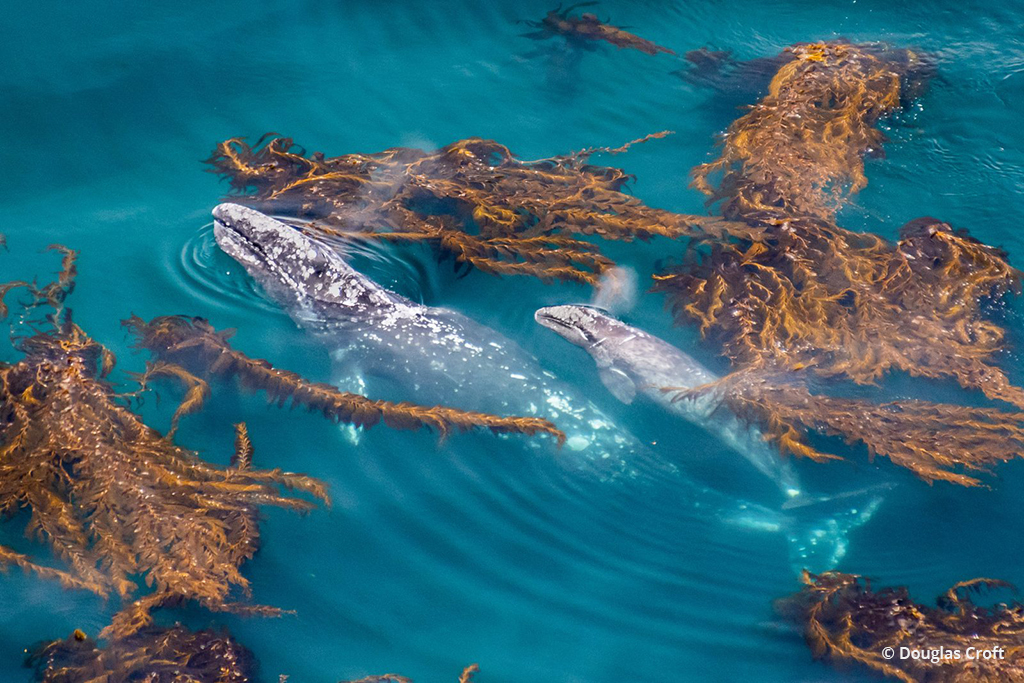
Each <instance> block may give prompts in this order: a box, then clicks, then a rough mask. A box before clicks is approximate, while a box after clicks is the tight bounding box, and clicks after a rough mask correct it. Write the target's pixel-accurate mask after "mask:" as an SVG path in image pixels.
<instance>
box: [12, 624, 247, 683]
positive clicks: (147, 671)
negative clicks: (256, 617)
mask: <svg viewBox="0 0 1024 683" xmlns="http://www.w3.org/2000/svg"><path fill="white" fill-rule="evenodd" d="M25 665H26V666H28V667H30V668H32V669H33V670H34V673H35V680H36V681H39V682H40V683H134V682H138V683H143V682H144V683H251V682H252V681H255V680H256V668H257V667H256V660H255V658H254V657H253V655H252V653H251V652H250V651H249V650H248V649H247V648H245V647H244V646H243V645H241V644H239V643H238V641H236V640H235V639H234V637H232V636H231V635H230V634H229V633H227V632H226V631H224V632H218V631H213V630H203V631H189V630H188V629H186V628H185V627H183V626H180V625H178V626H174V627H171V628H158V627H152V626H151V627H147V628H145V629H142V630H140V631H138V632H137V633H135V634H133V635H130V636H127V637H123V638H116V639H114V640H112V641H110V642H109V643H107V644H106V645H105V646H103V647H100V646H99V644H97V643H96V642H95V641H94V640H92V639H91V638H89V637H88V636H86V634H85V633H83V632H82V631H75V632H74V633H72V634H71V635H70V636H68V637H67V638H66V639H64V640H55V641H53V642H49V643H42V644H40V645H37V646H36V647H34V648H32V649H31V650H30V651H29V652H28V656H27V657H26V661H25Z"/></svg>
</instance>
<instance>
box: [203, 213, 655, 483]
mask: <svg viewBox="0 0 1024 683" xmlns="http://www.w3.org/2000/svg"><path fill="white" fill-rule="evenodd" d="M213 215H214V218H215V222H214V236H215V238H216V240H217V244H218V246H220V248H221V249H222V250H223V251H224V252H226V253H227V254H228V255H229V256H231V257H232V258H234V259H235V260H236V261H238V262H239V263H241V264H242V265H243V266H245V269H246V270H247V271H248V272H249V274H250V275H251V276H252V277H253V278H254V279H255V280H256V281H257V282H258V283H259V284H260V285H261V286H262V287H263V289H264V290H265V291H266V292H267V294H269V295H270V296H271V297H273V298H274V299H275V300H277V301H278V302H279V303H280V304H281V305H282V307H283V308H284V309H285V310H286V311H287V312H288V313H289V315H291V317H292V318H293V319H294V320H295V321H296V322H297V323H298V324H299V325H301V326H302V327H304V328H306V329H308V330H310V331H312V332H313V333H314V334H316V335H319V336H321V337H322V338H323V339H324V341H325V343H326V344H327V345H328V346H329V348H330V349H331V351H332V355H333V357H334V358H335V360H336V361H338V362H339V363H343V364H344V365H345V366H346V367H347V368H358V369H359V371H360V372H362V373H366V374H368V375H370V376H385V377H387V378H388V379H391V380H393V381H395V382H397V383H400V385H401V386H402V387H405V388H406V389H407V395H406V396H403V398H406V399H407V400H412V401H415V402H417V403H422V404H427V405H431V404H443V405H449V406H454V407H458V408H463V409H467V410H479V411H485V412H489V413H494V414H497V415H523V416H536V417H543V418H547V419H549V420H551V421H552V422H554V423H555V424H556V425H557V426H558V427H559V428H560V429H562V430H563V431H564V432H565V434H566V437H567V439H566V443H565V446H564V447H563V452H567V453H570V454H577V455H578V456H579V457H581V458H583V459H586V460H597V461H601V462H602V467H601V468H600V469H601V470H602V471H606V472H616V471H620V470H626V469H628V468H629V465H627V463H629V462H630V461H631V460H634V459H635V458H636V457H637V456H638V455H639V454H641V453H642V452H643V450H644V447H643V446H642V445H641V444H640V443H639V441H638V440H637V439H636V438H635V437H634V436H632V435H631V434H629V433H628V432H626V431H624V430H622V429H619V428H618V427H617V426H616V425H615V424H614V423H613V422H612V421H611V420H610V419H608V418H607V417H606V416H605V415H604V414H603V413H602V412H601V411H600V410H599V409H598V408H597V407H596V406H595V405H594V404H593V403H591V402H590V401H588V400H586V399H585V398H583V397H581V396H579V395H578V394H577V393H576V392H574V391H573V390H572V388H571V387H569V386H568V385H565V384H564V383H562V382H560V381H558V380H557V379H556V378H555V376H554V375H552V374H551V373H549V372H546V371H544V370H543V369H542V368H541V367H540V366H539V364H538V363H537V362H536V360H535V359H534V358H532V357H531V356H530V355H529V354H527V353H526V352H524V351H523V350H522V349H521V348H519V347H518V346H517V345H516V344H515V343H514V342H512V341H511V340H509V339H506V338H504V337H502V336H501V335H500V334H498V333H497V332H495V331H494V330H491V329H489V328H486V327H483V326H481V325H478V324H477V323H475V322H473V321H472V320H470V319H469V318H466V317H465V316H463V315H460V314H459V313H456V312H454V311H451V310H447V309H443V308H433V307H428V306H423V305H420V304H417V303H414V302H412V301H410V300H408V299H406V298H404V297H401V296H399V295H397V294H394V293H392V292H389V291H387V290H386V289H383V288H382V287H380V286H379V285H377V284H376V283H374V282H373V281H371V280H370V279H369V278H367V277H366V276H364V275H362V274H361V273H359V272H357V271H355V270H354V269H353V268H352V267H351V266H349V265H348V263H346V262H345V260H344V259H343V258H341V257H340V256H339V255H338V254H337V253H336V251H335V250H334V249H332V248H331V247H329V246H326V245H324V244H321V243H319V242H317V241H316V240H315V239H313V238H311V237H310V236H307V235H306V234H303V233H302V232H300V231H299V230H298V229H296V228H294V227H292V226H289V225H286V224H284V223H282V222H280V221H278V220H275V219H273V218H270V217H269V216H266V215H264V214H262V213H259V212H258V211H255V210H253V209H249V208H247V207H243V206H240V205H237V204H221V205H220V206H218V207H216V208H215V209H214V210H213ZM533 441H535V440H531V442H533Z"/></svg>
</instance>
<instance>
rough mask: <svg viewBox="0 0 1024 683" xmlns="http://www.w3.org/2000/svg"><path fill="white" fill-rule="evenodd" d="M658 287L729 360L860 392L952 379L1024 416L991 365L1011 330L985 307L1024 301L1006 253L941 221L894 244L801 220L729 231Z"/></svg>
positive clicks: (660, 279) (1021, 395) (907, 231)
mask: <svg viewBox="0 0 1024 683" xmlns="http://www.w3.org/2000/svg"><path fill="white" fill-rule="evenodd" d="M730 230H731V232H732V233H733V234H734V239H732V240H729V241H724V240H721V239H719V238H717V237H714V238H709V239H707V240H705V241H706V242H710V253H707V252H705V251H704V249H703V248H701V247H696V246H695V247H692V248H691V249H690V250H689V251H688V252H687V254H686V256H685V257H684V260H683V263H682V264H681V265H680V266H678V267H674V268H671V269H669V270H667V271H665V272H663V273H662V274H661V275H658V276H656V284H655V288H656V289H658V290H662V291H666V292H668V293H669V297H670V298H669V302H670V305H671V307H672V310H673V313H674V314H675V316H676V317H677V319H679V320H680V321H682V320H696V321H697V322H698V323H699V324H700V327H701V332H702V333H703V334H705V335H707V336H710V337H711V338H713V339H714V340H716V341H718V342H720V343H721V344H722V345H723V347H724V351H725V353H726V355H728V356H729V357H730V358H732V359H733V360H735V361H737V362H739V363H741V364H744V365H754V366H762V367H779V366H782V367H791V368H792V367H801V366H807V367H810V368H811V369H812V370H813V371H814V372H816V373H818V374H821V375H826V376H828V375H842V376H845V377H848V378H850V379H852V380H853V381H855V382H859V383H870V382H874V381H876V380H878V379H879V378H880V377H881V376H882V374H884V373H885V372H886V371H888V370H893V369H894V370H902V371H904V372H907V373H909V374H911V375H915V376H919V377H929V378H952V379H955V380H956V381H957V382H959V383H960V385H961V386H963V387H965V388H969V389H978V390H981V391H982V392H984V393H985V395H986V396H988V397H989V398H994V399H1000V400H1003V401H1007V402H1009V403H1012V404H1014V405H1015V406H1017V407H1020V408H1024V391H1022V390H1021V389H1020V388H1019V387H1016V386H1013V385H1012V384H1011V383H1010V381H1009V379H1008V378H1007V376H1006V374H1005V373H1004V372H1003V371H1002V370H1000V369H999V368H997V367H996V366H994V365H993V364H992V357H993V355H994V354H995V353H996V352H997V351H998V350H999V349H1000V348H1001V347H1002V344H1003V338H1004V336H1005V332H1004V330H1003V329H1002V328H1001V327H1000V326H999V325H997V324H995V323H994V322H991V321H989V320H986V319H985V317H984V316H983V311H982V302H983V301H984V300H985V299H988V298H992V297H998V296H1001V295H1003V294H1005V293H1007V292H1018V291H1019V290H1020V281H1021V274H1020V272H1019V271H1017V270H1016V269H1014V268H1012V267H1011V266H1010V265H1009V264H1008V263H1007V261H1006V255H1005V253H1004V252H1002V251H1001V250H998V249H994V248H992V247H988V246H985V245H984V244H981V243H980V242H978V241H977V240H975V239H973V238H972V237H970V236H969V235H967V233H966V232H965V231H962V230H954V229H953V228H951V227H950V226H949V225H948V224H946V223H942V222H939V221H936V220H934V219H919V220H917V221H912V222H911V223H908V224H907V225H906V226H905V227H904V228H903V229H902V231H901V239H900V241H899V242H897V243H896V244H892V243H890V242H887V241H886V240H883V239H882V238H880V237H877V236H875V235H871V234H862V233H854V232H850V231H847V230H843V229H842V228H839V227H837V226H835V225H833V224H830V223H828V222H825V221H820V220H812V219H803V220H799V221H797V220H793V221H782V222H779V223H763V224H752V225H749V226H748V227H746V228H742V229H735V228H730Z"/></svg>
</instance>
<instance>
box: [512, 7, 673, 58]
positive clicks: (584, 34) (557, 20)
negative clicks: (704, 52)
mask: <svg viewBox="0 0 1024 683" xmlns="http://www.w3.org/2000/svg"><path fill="white" fill-rule="evenodd" d="M596 4H597V3H596V2H581V3H577V4H575V5H570V6H569V7H566V8H565V9H562V8H561V5H559V7H557V8H556V9H553V10H551V11H550V12H548V13H547V15H545V17H544V18H543V19H541V20H540V21H523V22H522V23H524V24H526V25H528V26H530V27H532V28H536V29H538V30H537V31H536V32H534V33H528V34H526V37H527V38H533V39H536V40H543V39H545V38H551V37H554V36H562V37H564V38H566V39H567V40H573V41H580V42H582V43H583V44H586V43H590V42H594V41H599V40H603V41H604V42H606V43H611V44H612V45H614V46H616V47H618V48H628V49H631V50H639V51H640V52H643V53H645V54H649V55H656V54H658V53H664V54H669V55H674V54H675V52H673V51H672V50H670V49H668V48H667V47H662V46H661V45H658V44H656V43H652V42H651V41H649V40H646V39H645V38H641V37H640V36H638V35H634V34H632V33H630V32H629V31H625V30H623V29H621V28H619V27H618V26H612V25H611V24H610V23H608V22H607V21H601V20H600V19H598V18H597V16H596V15H594V14H591V13H589V12H584V13H583V14H581V15H580V16H571V15H570V14H569V13H570V12H572V11H573V10H574V9H577V8H580V7H588V6H591V5H596Z"/></svg>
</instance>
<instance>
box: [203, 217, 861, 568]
mask: <svg viewBox="0 0 1024 683" xmlns="http://www.w3.org/2000/svg"><path fill="white" fill-rule="evenodd" d="M213 215H214V219H215V220H214V237H215V239H216V240H217V244H218V246H219V247H220V248H221V250H223V251H224V252H225V253H226V254H228V255H229V256H231V257H232V258H233V259H235V260H236V261H238V262H239V263H240V264H242V265H243V266H244V267H245V269H246V271H247V272H248V273H249V275H250V276H252V277H253V279H255V280H256V281H257V283H258V284H259V285H260V286H261V287H262V288H263V290H264V291H265V292H266V293H267V295H268V296H270V297H271V298H273V299H274V300H276V301H277V302H278V303H279V304H280V305H281V306H282V308H283V309H284V310H285V311H286V312H287V313H288V314H289V315H290V316H291V317H292V319H293V320H295V322H296V323H297V324H298V325H299V326H301V327H303V328H305V329H307V330H309V331H310V332H311V333H312V334H314V335H315V336H317V337H318V338H320V339H321V340H322V341H323V343H324V345H325V346H327V347H328V349H329V350H330V352H331V355H332V357H333V358H334V360H335V361H336V364H338V365H339V367H340V368H342V370H341V372H340V376H341V377H342V378H343V379H342V380H341V381H342V382H344V383H346V384H352V383H358V385H359V389H360V390H362V391H365V390H366V389H367V386H366V385H367V383H372V382H374V381H375V380H382V381H385V382H388V381H390V382H397V383H400V384H402V385H403V386H404V387H406V388H407V389H408V391H410V392H411V393H412V394H413V398H415V399H416V400H417V401H418V402H420V403H429V402H437V403H444V404H447V405H455V406H456V407H460V408H465V409H472V410H480V411H486V412H490V413H495V414H515V415H534V416H538V417H545V418H547V419H550V420H551V421H552V422H554V423H555V424H556V425H557V426H558V427H559V428H561V429H562V431H563V432H565V434H566V436H567V439H566V443H565V445H564V446H563V447H562V451H566V452H568V453H569V454H570V455H571V456H575V458H576V462H573V463H570V464H571V465H573V466H575V467H577V468H578V469H584V468H586V467H587V463H590V464H591V467H590V468H589V469H593V470H595V471H596V472H597V473H598V474H600V475H601V476H603V477H606V478H619V477H622V476H626V477H630V476H633V475H636V474H637V471H636V467H638V466H639V465H640V464H641V463H643V464H644V465H645V466H653V469H654V471H658V472H662V473H670V475H671V481H672V482H673V484H672V485H673V486H676V487H678V488H679V489H680V504H679V508H680V509H681V510H682V509H687V510H694V509H696V510H699V511H700V514H701V515H705V516H707V517H710V518H712V519H715V520H718V521H720V522H722V523H725V524H730V525H736V526H741V527H743V528H747V529H754V530H758V531H765V532H771V533H779V534H782V535H784V537H785V538H786V539H787V541H788V544H789V546H788V547H789V552H790V560H791V564H792V566H793V568H794V569H795V570H797V571H799V570H802V569H804V568H809V569H814V570H816V571H824V570H826V569H830V568H832V567H834V566H835V564H836V562H838V560H839V558H841V557H842V555H843V554H844V553H845V549H846V545H845V536H846V532H847V531H848V530H849V529H851V528H854V527H856V526H859V525H860V524H862V523H863V521H865V520H866V518H867V517H869V516H870V514H871V513H872V512H873V507H872V506H871V505H870V504H869V505H867V506H864V507H862V508H861V509H860V510H859V511H855V512H851V513H848V514H846V515H839V516H835V517H830V518H826V519H820V518H816V519H808V518H807V516H806V515H801V514H796V512H797V511H785V512H780V511H778V510H773V509H771V508H768V507H765V506H763V505H759V504H756V503H751V502H747V501H743V500H739V499H737V498H735V497H732V496H728V495H726V494H724V493H722V492H720V491H716V490H715V489H713V488H711V487H708V486H704V485H701V484H698V483H696V482H694V481H692V480H690V479H688V478H686V477H684V476H682V475H681V473H680V472H679V471H678V468H677V467H675V466H674V465H673V464H671V463H667V462H664V461H662V460H661V459H659V458H658V457H657V456H656V455H655V454H654V453H653V452H652V451H651V449H650V448H648V447H647V446H646V445H645V444H643V443H641V442H640V440H639V439H637V438H636V437H635V436H634V435H632V434H631V433H630V432H629V431H627V430H625V429H622V428H621V427H619V426H618V425H616V424H615V422H614V421H613V420H612V419H611V418H609V417H608V416H607V415H606V414H605V413H604V412H603V411H601V410H600V409H599V408H598V407H597V406H596V405H595V404H594V403H593V402H591V401H589V400H588V399H586V398H585V397H584V396H582V395H580V392H578V391H576V390H574V389H573V387H572V386H570V385H568V384H566V383H565V382H562V381H560V380H559V379H558V378H557V377H556V376H555V375H554V374H552V373H550V372H548V371H546V370H544V369H543V368H542V367H541V366H540V364H539V363H538V361H537V360H536V359H535V358H534V357H533V356H531V355H530V354H528V353H527V352H526V351H524V350H523V349H521V348H520V347H519V346H518V345H517V344H516V343H515V342H513V341H512V340H510V339H507V338H505V337H504V336H502V335H501V334H499V333H498V332H496V331H495V330H492V329H490V328H487V327H485V326H483V325H480V324H478V323H476V322H474V321H472V320H470V319H469V318H467V317H466V316H464V315H462V314H460V313H458V312H456V311H452V310H448V309H445V308H439V307H431V306H425V305H422V304H418V303H415V302H413V301H411V300H409V299H407V298H405V297H402V296H400V295H398V294H396V293H394V292H391V291H388V290H387V289H385V288H383V287H381V286H380V285H378V284H377V283H375V282H373V281H372V280H371V279H370V278H368V277H366V276H365V275H363V274H362V273H359V272H358V271H356V270H355V269H354V268H352V267H351V266H350V265H349V264H348V263H347V262H346V260H345V259H344V258H343V257H342V255H341V254H339V253H338V251H337V250H336V248H335V247H334V246H332V245H328V244H325V243H323V242H320V241H319V240H318V239H316V238H314V237H311V236H309V235H307V234H305V233H304V232H302V230H301V229H300V228H297V227H294V226H291V225H288V224H286V223H284V222H282V221H279V220H277V219H275V218H272V217H270V216H267V215H265V214H263V213H260V212H259V211H256V210H254V209H251V208H248V207H244V206H241V205H238V204H221V205H219V206H217V207H216V208H215V209H214V210H213ZM372 388H373V387H372V386H371V387H370V389H372ZM528 443H530V444H531V445H535V446H539V447H545V446H546V445H547V444H545V443H544V442H542V441H539V440H533V439H531V440H530V441H529V442H528ZM549 443H551V444H553V443H554V442H553V440H550V441H549ZM550 448H552V449H553V448H554V446H550ZM561 458H562V460H563V461H564V460H566V459H567V458H566V456H565V455H562V456H561ZM594 464H596V466H594Z"/></svg>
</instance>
